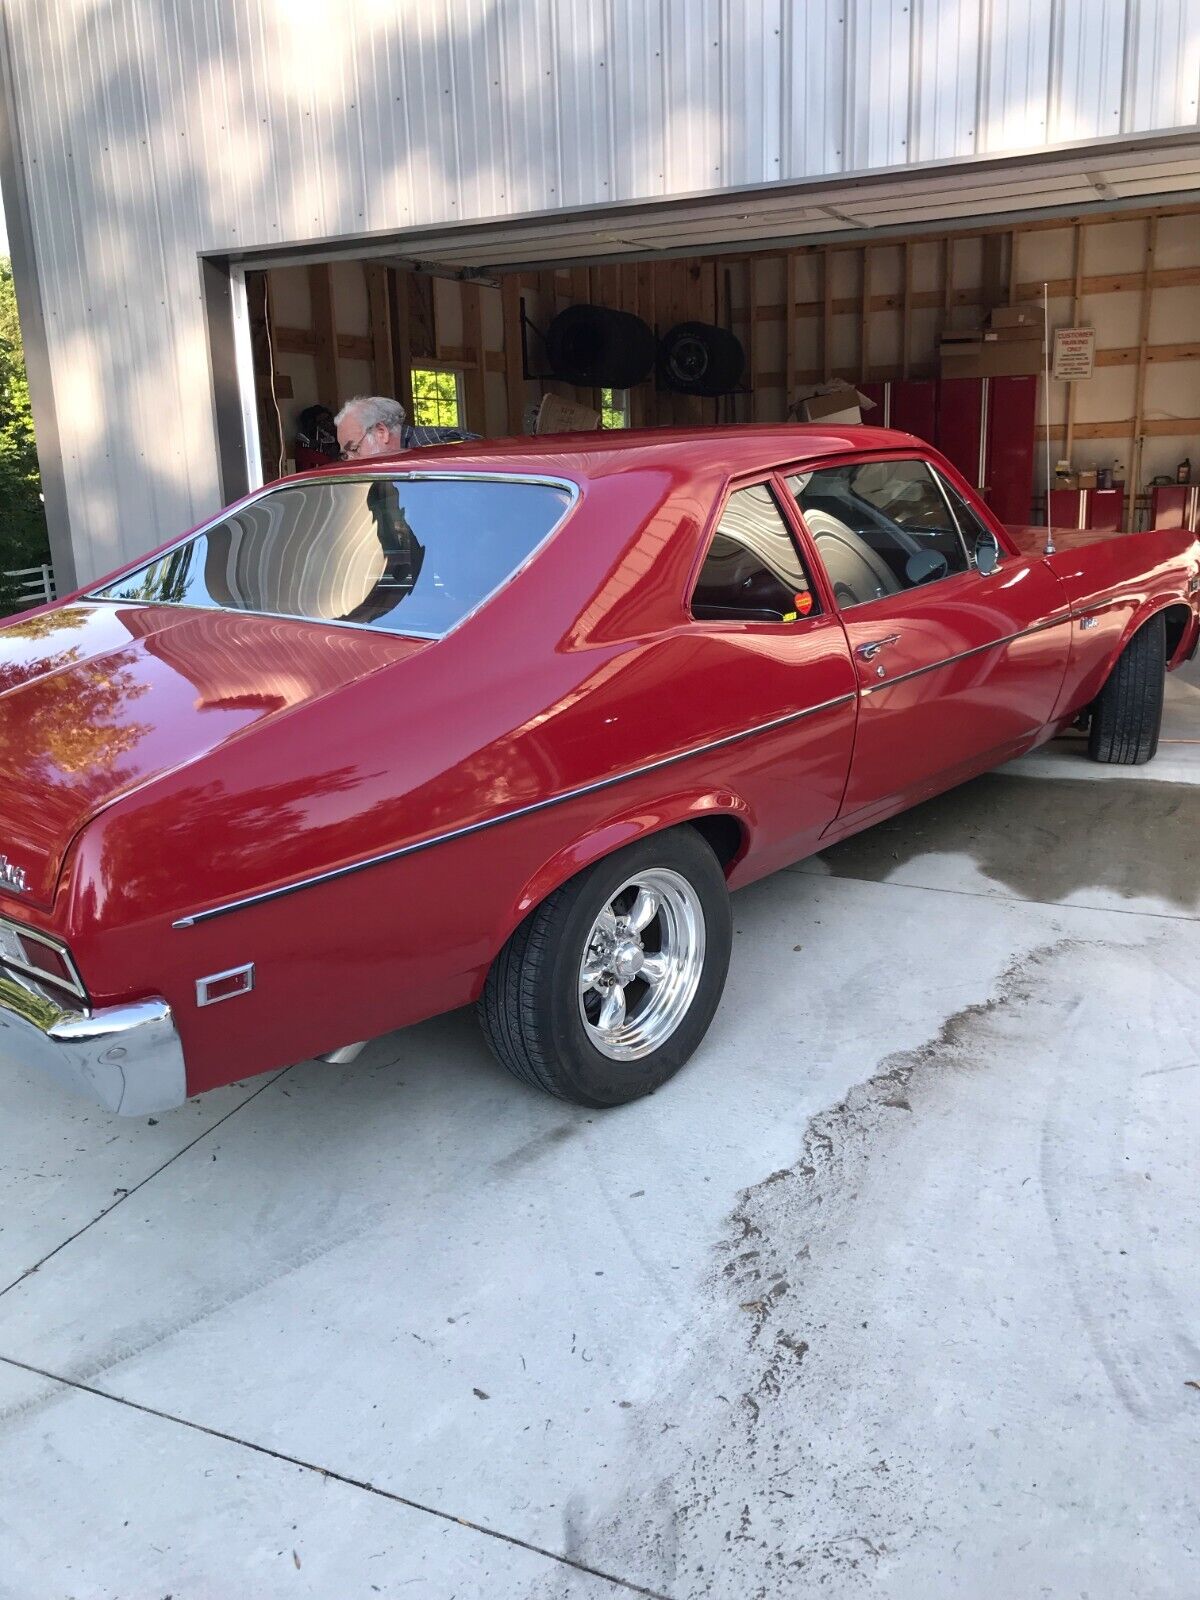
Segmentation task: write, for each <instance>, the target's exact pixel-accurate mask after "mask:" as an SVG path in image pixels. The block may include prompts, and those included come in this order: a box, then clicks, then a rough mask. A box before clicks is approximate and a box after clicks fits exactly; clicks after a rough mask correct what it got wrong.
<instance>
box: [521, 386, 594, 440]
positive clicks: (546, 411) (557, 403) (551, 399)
mask: <svg viewBox="0 0 1200 1600" xmlns="http://www.w3.org/2000/svg"><path fill="white" fill-rule="evenodd" d="M599 426H600V413H599V412H598V411H592V410H591V409H590V408H589V407H588V406H579V405H576V404H575V402H574V400H564V399H562V397H561V396H560V395H557V394H546V395H543V396H542V403H541V405H540V406H539V407H538V414H537V426H536V427H535V429H534V432H535V433H590V432H592V431H593V430H594V429H596V428H598V427H599Z"/></svg>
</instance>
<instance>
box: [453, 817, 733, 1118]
mask: <svg viewBox="0 0 1200 1600" xmlns="http://www.w3.org/2000/svg"><path fill="white" fill-rule="evenodd" d="M731 942H732V924H731V920H730V911H729V892H728V890H727V888H726V886H725V878H724V875H723V873H722V871H721V867H720V864H719V863H718V861H717V858H716V856H715V855H714V854H713V852H712V850H711V849H710V848H709V846H708V845H707V844H706V843H705V842H704V840H703V839H702V838H701V837H700V835H699V834H698V833H696V832H695V830H694V829H692V828H687V827H684V828H677V829H672V830H670V831H668V832H666V833H661V834H656V835H654V836H652V837H651V838H648V839H642V840H639V841H638V843H636V844H633V845H630V846H628V848H626V849H624V850H621V851H618V852H617V853H616V854H615V855H612V856H608V857H607V858H606V859H605V860H603V861H600V862H597V863H596V864H595V865H594V866H592V867H589V868H587V869H586V870H585V871H583V872H581V873H579V874H578V875H577V876H576V877H574V878H572V879H571V880H570V882H569V883H566V884H564V885H563V886H562V888H560V889H557V890H555V892H554V893H553V894H552V895H550V896H549V897H548V899H546V900H545V901H543V903H542V904H541V905H540V906H539V907H538V908H537V909H536V910H535V911H533V912H531V913H530V915H529V916H528V917H527V918H526V919H525V921H524V922H523V923H522V924H521V926H520V927H519V928H518V929H517V930H516V932H515V933H514V934H513V935H512V937H511V938H510V939H509V941H508V943H507V944H506V945H505V946H504V949H503V950H502V951H501V952H500V954H499V955H498V956H497V957H496V960H495V962H494V963H493V965H492V970H491V972H490V973H489V974H488V979H487V983H486V985H485V987H484V992H483V995H482V997H481V999H480V1001H479V1018H480V1022H481V1024H482V1027H483V1032H484V1036H485V1037H486V1039H487V1041H488V1044H489V1045H490V1046H491V1048H492V1051H493V1052H494V1054H495V1055H496V1056H497V1058H498V1059H499V1060H500V1062H501V1063H502V1064H503V1065H504V1066H505V1067H507V1068H508V1070H509V1071H510V1072H511V1073H513V1074H514V1076H516V1077H518V1078H520V1079H522V1080H523V1081H524V1082H526V1083H530V1084H533V1085H534V1086H535V1087H537V1088H540V1089H545V1090H547V1091H548V1092H549V1093H550V1094H555V1095H558V1096H559V1097H560V1098H561V1099H564V1100H573V1101H574V1102H575V1103H576V1104H577V1105H585V1106H595V1107H604V1106H617V1105H624V1104H625V1103H626V1102H627V1101H630V1100H637V1099H639V1098H640V1097H641V1096H642V1095H644V1094H650V1093H651V1092H652V1091H653V1090H655V1089H657V1088H658V1087H659V1086H660V1085H661V1084H664V1083H666V1081H667V1079H668V1078H671V1077H673V1076H674V1074H675V1073H676V1072H678V1071H679V1069H680V1067H682V1066H683V1064H684V1062H685V1061H686V1060H687V1059H688V1057H689V1056H690V1055H691V1054H692V1052H693V1051H694V1050H695V1048H696V1046H697V1045H698V1044H699V1043H700V1041H701V1039H703V1037H704V1035H705V1033H706V1032H707V1031H708V1026H709V1023H710V1022H711V1021H712V1018H713V1013H714V1012H715V1011H716V1009H717V1004H718V1002H719V1000H720V998H721V991H722V990H723V989H724V987H725V975H726V972H727V971H728V968H729V951H730V945H731Z"/></svg>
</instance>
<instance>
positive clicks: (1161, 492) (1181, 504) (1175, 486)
mask: <svg viewBox="0 0 1200 1600" xmlns="http://www.w3.org/2000/svg"><path fill="white" fill-rule="evenodd" d="M1150 526H1151V527H1152V528H1190V529H1191V530H1192V532H1193V533H1195V532H1196V531H1197V530H1200V484H1195V483H1171V484H1161V483H1160V484H1157V485H1155V487H1154V488H1153V489H1151V491H1150Z"/></svg>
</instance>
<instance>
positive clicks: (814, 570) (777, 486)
mask: <svg viewBox="0 0 1200 1600" xmlns="http://www.w3.org/2000/svg"><path fill="white" fill-rule="evenodd" d="M759 484H762V485H764V486H765V487H766V489H767V491H768V492H769V493H770V495H771V498H772V500H773V501H774V502H775V509H776V511H778V513H779V517H780V520H781V522H782V523H783V526H784V528H785V530H786V531H787V535H788V537H789V538H790V539H791V541H792V546H793V548H794V549H795V552H796V557H797V559H798V561H799V563H800V568H801V570H802V571H803V573H804V575H805V576H806V577H807V579H808V582H809V587H810V589H811V591H812V593H813V595H814V596H815V598H816V600H817V605H818V609H817V610H815V611H814V612H812V614H811V615H810V616H807V617H801V616H797V617H795V618H793V620H792V621H791V622H787V621H785V620H784V618H782V617H780V618H779V619H778V620H775V621H770V622H768V621H767V620H766V619H765V618H763V617H698V616H696V615H695V613H694V612H693V610H692V600H693V598H694V597H695V593H696V586H697V584H698V583H699V581H700V574H701V572H703V570H704V563H705V562H706V561H707V560H708V557H709V552H710V551H711V550H712V547H713V541H714V539H715V538H716V536H717V534H718V533H719V532H720V529H721V519H722V517H723V516H724V515H725V508H726V506H727V505H728V504H729V501H730V500H731V498H732V497H733V496H734V495H735V494H736V493H737V492H738V490H739V489H753V488H755V487H757V486H758V485H759ZM792 498H793V497H792V496H791V495H790V494H789V493H788V491H787V490H786V489H785V488H784V487H783V484H782V480H781V478H780V475H779V472H778V470H777V469H776V468H774V467H767V468H764V469H762V470H761V471H759V472H756V473H753V474H751V475H748V476H743V477H738V478H728V479H726V481H725V483H724V485H723V487H722V489H721V493H720V494H719V496H718V497H717V499H716V501H715V503H714V509H713V511H712V513H711V515H710V516H709V519H708V522H707V524H706V525H705V528H704V533H703V536H702V537H701V539H700V542H699V546H698V553H697V556H696V559H695V560H694V561H693V562H692V565H691V567H690V568H689V570H688V577H687V585H686V589H685V592H684V595H683V601H682V604H683V618H684V622H685V623H686V624H687V626H689V627H692V628H767V629H771V630H772V631H778V630H781V629H782V630H786V631H788V632H790V631H792V630H794V629H795V628H798V627H801V626H808V625H810V624H812V623H816V622H821V621H828V620H829V618H830V617H832V616H834V615H836V608H835V607H834V606H833V604H832V597H831V595H830V593H829V587H828V584H827V583H826V580H825V572H824V569H823V568H822V567H821V566H820V563H819V562H818V563H816V564H815V565H814V562H813V556H812V552H811V550H810V548H809V541H808V539H807V530H805V535H804V537H802V536H801V531H800V528H799V523H798V518H797V517H796V516H795V515H794V514H793V512H794V506H793V508H792V510H791V511H790V510H789V507H788V504H787V502H788V500H791V499H792Z"/></svg>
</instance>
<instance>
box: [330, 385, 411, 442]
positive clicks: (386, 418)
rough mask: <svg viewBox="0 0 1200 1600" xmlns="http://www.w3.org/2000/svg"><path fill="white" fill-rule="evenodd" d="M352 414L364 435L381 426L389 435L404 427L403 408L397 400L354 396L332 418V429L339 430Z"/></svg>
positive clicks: (361, 395) (381, 396)
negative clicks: (369, 430)
mask: <svg viewBox="0 0 1200 1600" xmlns="http://www.w3.org/2000/svg"><path fill="white" fill-rule="evenodd" d="M352 412H353V414H354V416H355V418H356V420H357V421H358V423H359V426H360V427H361V428H362V430H363V432H364V433H365V432H366V431H367V429H368V428H377V427H379V426H380V425H381V424H382V426H383V427H385V428H386V429H387V431H388V432H389V433H399V432H400V429H401V428H402V427H403V426H404V415H405V412H404V407H403V406H402V405H401V404H400V402H399V400H389V399H388V397H387V396H386V395H382V394H356V395H355V396H354V398H353V399H352V400H347V401H346V404H345V405H344V406H343V407H342V409H341V410H340V411H339V412H338V414H337V416H336V417H334V419H333V425H334V427H335V428H340V427H341V425H342V423H343V422H344V421H345V420H346V418H347V417H348V416H350V414H351V413H352Z"/></svg>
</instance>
